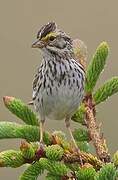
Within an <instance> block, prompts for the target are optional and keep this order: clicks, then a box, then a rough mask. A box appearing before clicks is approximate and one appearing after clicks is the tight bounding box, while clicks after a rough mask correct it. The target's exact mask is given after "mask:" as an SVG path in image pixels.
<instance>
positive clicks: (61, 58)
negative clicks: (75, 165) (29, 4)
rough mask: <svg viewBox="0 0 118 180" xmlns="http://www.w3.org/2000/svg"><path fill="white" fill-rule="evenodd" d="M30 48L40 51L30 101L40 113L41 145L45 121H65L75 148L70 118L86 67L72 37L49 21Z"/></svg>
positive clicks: (81, 90) (81, 92) (78, 99)
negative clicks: (78, 58) (74, 47)
mask: <svg viewBox="0 0 118 180" xmlns="http://www.w3.org/2000/svg"><path fill="white" fill-rule="evenodd" d="M32 48H38V49H40V50H41V52H42V61H41V63H40V64H39V66H38V68H37V70H36V72H35V76H34V80H33V83H32V88H33V93H32V102H33V105H34V108H35V110H36V112H37V113H38V114H39V116H40V126H39V128H40V131H39V132H40V135H39V136H40V140H39V141H40V144H43V143H44V142H43V135H44V124H45V121H47V120H58V121H60V120H65V125H66V127H67V129H68V131H69V133H70V136H71V139H72V142H73V143H74V146H75V147H76V148H78V146H77V144H76V141H75V139H74V137H73V134H72V130H71V128H70V121H71V117H72V115H73V114H74V113H75V112H76V111H77V109H78V107H79V106H80V103H81V102H82V99H83V97H84V84H85V70H84V68H83V66H82V65H81V63H79V61H76V57H75V54H74V50H73V40H72V38H71V37H70V36H69V35H67V34H66V33H65V32H64V31H62V30H60V29H58V27H57V24H56V23H55V22H53V21H51V22H48V23H47V24H45V25H43V26H42V27H41V28H40V29H39V31H38V33H37V37H36V40H35V42H33V44H32Z"/></svg>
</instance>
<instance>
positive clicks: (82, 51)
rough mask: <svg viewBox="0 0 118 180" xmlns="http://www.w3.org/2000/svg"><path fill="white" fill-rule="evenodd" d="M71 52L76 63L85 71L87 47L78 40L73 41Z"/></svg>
mask: <svg viewBox="0 0 118 180" xmlns="http://www.w3.org/2000/svg"><path fill="white" fill-rule="evenodd" d="M73 50H74V55H75V59H76V61H78V62H79V63H80V64H81V65H82V66H83V67H84V70H86V61H87V46H86V45H85V43H84V42H83V41H81V40H80V39H74V40H73Z"/></svg>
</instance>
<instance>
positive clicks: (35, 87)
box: [32, 69, 39, 100]
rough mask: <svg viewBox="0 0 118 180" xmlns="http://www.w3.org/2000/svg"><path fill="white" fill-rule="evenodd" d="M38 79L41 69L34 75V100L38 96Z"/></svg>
mask: <svg viewBox="0 0 118 180" xmlns="http://www.w3.org/2000/svg"><path fill="white" fill-rule="evenodd" d="M38 80H39V69H38V70H37V72H36V74H35V76H34V80H33V83H32V87H33V94H32V100H34V99H35V98H36V94H37V90H38V86H37V83H38Z"/></svg>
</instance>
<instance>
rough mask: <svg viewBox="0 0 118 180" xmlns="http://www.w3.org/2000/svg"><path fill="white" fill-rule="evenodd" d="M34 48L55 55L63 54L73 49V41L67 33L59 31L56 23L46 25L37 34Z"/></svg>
mask: <svg viewBox="0 0 118 180" xmlns="http://www.w3.org/2000/svg"><path fill="white" fill-rule="evenodd" d="M32 48H40V49H42V50H48V51H50V52H53V53H61V52H62V53H63V52H67V51H70V50H71V49H72V40H71V38H70V37H69V36H68V35H66V33H65V32H63V31H61V30H59V29H57V26H56V23H55V22H49V23H48V24H46V25H44V26H43V27H42V28H41V29H40V30H39V31H38V34H37V40H36V41H35V42H34V43H33V44H32Z"/></svg>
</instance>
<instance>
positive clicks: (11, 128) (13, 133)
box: [0, 121, 52, 144]
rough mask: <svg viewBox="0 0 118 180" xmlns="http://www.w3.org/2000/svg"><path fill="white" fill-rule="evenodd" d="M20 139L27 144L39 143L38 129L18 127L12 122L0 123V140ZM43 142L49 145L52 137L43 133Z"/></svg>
mask: <svg viewBox="0 0 118 180" xmlns="http://www.w3.org/2000/svg"><path fill="white" fill-rule="evenodd" d="M6 138H21V139H26V140H27V141H29V142H35V141H39V128H38V127H37V126H31V125H20V124H18V123H12V122H4V121H3V122H0V139H6ZM44 142H45V143H46V144H51V142H52V137H51V135H50V134H49V133H48V132H45V133H44Z"/></svg>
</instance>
